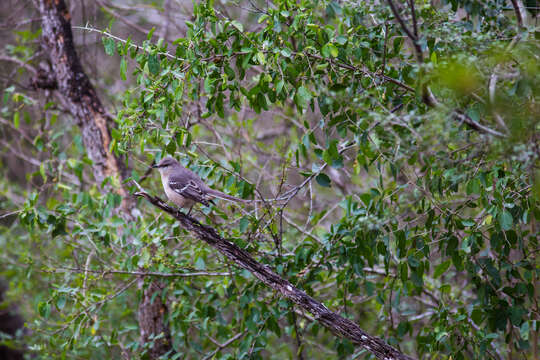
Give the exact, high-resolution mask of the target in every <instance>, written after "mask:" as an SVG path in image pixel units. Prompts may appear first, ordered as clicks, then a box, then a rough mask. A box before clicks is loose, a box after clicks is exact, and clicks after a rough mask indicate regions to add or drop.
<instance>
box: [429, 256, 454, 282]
mask: <svg viewBox="0 0 540 360" xmlns="http://www.w3.org/2000/svg"><path fill="white" fill-rule="evenodd" d="M450 264H452V260H450V259H448V260H446V261H444V262H442V263H440V264H439V265H437V266H436V267H435V271H434V272H433V277H435V278H438V277H439V276H441V275H442V274H444V273H445V271H446V270H448V268H449V267H450Z"/></svg>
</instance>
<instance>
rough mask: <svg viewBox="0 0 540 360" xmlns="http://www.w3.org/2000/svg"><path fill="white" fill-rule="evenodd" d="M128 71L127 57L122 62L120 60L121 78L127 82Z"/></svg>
mask: <svg viewBox="0 0 540 360" xmlns="http://www.w3.org/2000/svg"><path fill="white" fill-rule="evenodd" d="M126 71H127V62H126V58H125V57H122V60H120V77H121V78H122V80H124V81H125V80H126V79H127V77H126Z"/></svg>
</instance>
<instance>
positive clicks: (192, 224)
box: [135, 184, 413, 360]
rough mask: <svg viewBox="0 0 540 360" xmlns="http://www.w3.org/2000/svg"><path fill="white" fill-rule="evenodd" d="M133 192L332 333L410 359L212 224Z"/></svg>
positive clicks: (382, 354) (383, 354)
mask: <svg viewBox="0 0 540 360" xmlns="http://www.w3.org/2000/svg"><path fill="white" fill-rule="evenodd" d="M137 185H138V184H137ZM135 195H137V196H142V197H144V198H146V199H147V200H148V201H149V202H150V203H152V204H153V205H154V206H156V207H158V208H160V209H161V210H163V211H165V212H167V213H169V214H171V215H172V216H173V217H174V218H176V219H177V220H178V221H179V222H180V223H181V224H182V226H183V227H184V228H185V229H186V230H188V231H191V232H193V233H194V234H195V235H196V236H197V237H198V238H199V239H201V240H203V241H205V242H206V243H207V244H209V245H210V246H212V247H214V248H215V249H217V250H218V251H219V252H220V253H222V254H223V255H225V256H226V257H227V258H228V259H230V260H232V261H233V262H234V263H235V264H236V265H238V266H239V267H241V268H243V269H246V270H248V271H250V272H251V273H252V274H253V275H254V276H255V277H256V278H257V279H259V280H260V281H262V282H263V283H264V284H266V285H267V286H269V287H271V288H272V289H274V290H275V291H277V292H279V293H280V294H281V295H282V296H284V297H286V298H287V299H289V300H291V301H292V302H294V303H295V304H296V305H298V306H300V307H301V308H303V309H304V310H306V311H308V312H310V313H311V314H312V315H313V316H314V317H315V319H317V321H319V322H320V323H321V324H322V325H324V326H325V327H326V328H328V329H329V330H330V331H332V332H333V333H334V334H336V335H339V336H342V337H344V338H347V339H349V340H351V341H352V342H353V343H355V344H357V345H360V346H362V347H363V348H365V349H366V350H367V351H369V352H371V353H372V354H373V355H374V356H376V357H377V358H378V359H384V360H391V359H407V360H410V359H413V358H412V357H410V356H408V355H405V354H403V353H402V352H400V351H399V350H397V349H395V348H393V347H392V346H390V345H388V344H387V343H385V342H384V341H383V340H381V339H379V338H378V337H375V336H372V335H369V334H367V333H366V332H365V331H363V330H362V329H361V328H360V327H359V326H358V325H357V324H355V323H354V322H352V321H350V320H348V319H345V318H344V317H342V316H340V315H338V314H336V313H334V312H332V311H330V310H329V309H328V308H327V307H326V306H324V305H323V304H322V303H320V302H318V301H317V300H315V299H314V298H312V297H311V296H309V295H307V294H306V293H305V292H303V291H302V290H300V289H298V288H296V287H295V286H293V285H292V284H291V283H290V282H289V281H288V280H286V279H283V278H282V277H280V276H279V275H278V274H276V273H275V272H273V271H272V270H271V269H270V268H269V267H268V266H266V265H263V264H261V263H259V262H257V261H256V260H255V259H254V258H253V257H252V256H251V255H250V254H249V253H248V252H246V251H245V250H243V249H241V248H239V247H238V246H237V245H235V244H234V243H232V242H231V241H228V240H226V239H224V238H222V237H221V236H220V235H219V234H218V233H217V231H216V230H215V229H214V228H212V227H210V226H206V225H202V224H201V223H199V222H198V221H197V220H195V219H194V218H192V217H190V216H187V215H185V214H183V213H182V212H180V211H178V210H176V209H174V208H172V207H170V206H169V205H167V204H166V203H165V202H164V201H163V200H161V199H160V198H158V197H155V196H151V195H150V194H148V193H147V192H145V191H144V190H142V188H140V191H139V192H138V193H136V194H135Z"/></svg>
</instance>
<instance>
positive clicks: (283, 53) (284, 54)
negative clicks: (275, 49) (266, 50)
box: [280, 48, 292, 58]
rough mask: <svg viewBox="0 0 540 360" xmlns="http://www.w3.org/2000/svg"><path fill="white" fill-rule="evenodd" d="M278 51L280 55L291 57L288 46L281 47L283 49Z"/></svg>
mask: <svg viewBox="0 0 540 360" xmlns="http://www.w3.org/2000/svg"><path fill="white" fill-rule="evenodd" d="M280 52H281V55H283V56H285V57H287V58H288V57H291V55H292V51H291V49H289V48H283V49H281V51H280Z"/></svg>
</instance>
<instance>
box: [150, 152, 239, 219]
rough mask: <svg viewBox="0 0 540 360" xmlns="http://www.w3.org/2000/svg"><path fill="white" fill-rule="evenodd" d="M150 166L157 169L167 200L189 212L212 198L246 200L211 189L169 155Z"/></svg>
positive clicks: (207, 202)
mask: <svg viewBox="0 0 540 360" xmlns="http://www.w3.org/2000/svg"><path fill="white" fill-rule="evenodd" d="M152 167H153V168H157V169H158V170H159V173H160V174H161V182H162V183H163V189H165V194H167V197H168V198H169V200H170V201H172V202H173V203H174V204H175V205H176V206H178V207H179V208H189V212H191V208H192V207H193V205H195V204H196V203H201V204H203V205H205V206H210V202H211V201H212V198H219V199H223V200H228V201H236V202H247V200H244V199H240V198H237V197H234V196H231V195H227V194H225V193H222V192H221V191H217V190H214V189H211V188H210V187H209V186H208V185H206V184H205V183H204V182H203V181H202V179H201V178H200V177H199V176H197V174H195V173H194V172H193V171H191V170H189V169H186V168H185V167H183V166H182V165H181V164H180V163H179V162H178V161H176V160H175V159H173V158H172V157H170V156H167V157H165V158H163V159H162V160H161V161H160V162H159V163H158V164H156V165H153V166H152ZM189 212H188V214H189Z"/></svg>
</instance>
